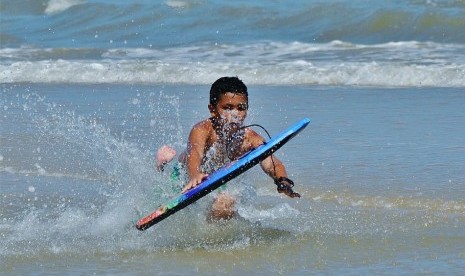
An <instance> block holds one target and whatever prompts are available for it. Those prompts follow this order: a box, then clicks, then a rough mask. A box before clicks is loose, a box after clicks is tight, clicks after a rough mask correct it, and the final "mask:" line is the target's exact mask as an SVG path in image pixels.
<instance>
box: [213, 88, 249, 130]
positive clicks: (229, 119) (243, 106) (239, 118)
mask: <svg viewBox="0 0 465 276" xmlns="http://www.w3.org/2000/svg"><path fill="white" fill-rule="evenodd" d="M247 108H248V101H247V96H245V95H243V94H235V93H232V92H226V93H224V94H222V95H221V96H220V98H219V99H218V104H216V105H215V106H213V105H208V109H209V110H210V113H211V115H212V117H214V118H215V119H216V121H217V122H218V123H220V124H229V123H235V124H238V125H242V123H243V122H244V120H245V117H246V116H247Z"/></svg>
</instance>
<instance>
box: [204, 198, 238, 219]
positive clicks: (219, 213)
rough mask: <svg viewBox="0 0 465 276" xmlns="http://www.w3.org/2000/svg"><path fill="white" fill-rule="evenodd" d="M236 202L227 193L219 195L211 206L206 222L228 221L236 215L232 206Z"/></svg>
mask: <svg viewBox="0 0 465 276" xmlns="http://www.w3.org/2000/svg"><path fill="white" fill-rule="evenodd" d="M235 203H236V200H235V199H234V198H233V197H232V196H231V195H230V194H228V193H220V194H219V195H218V196H217V197H216V198H215V200H214V201H213V203H212V204H211V206H210V208H209V210H208V214H207V221H208V222H213V221H219V220H230V219H231V218H233V217H234V216H235V215H236V211H235V210H234V205H235Z"/></svg>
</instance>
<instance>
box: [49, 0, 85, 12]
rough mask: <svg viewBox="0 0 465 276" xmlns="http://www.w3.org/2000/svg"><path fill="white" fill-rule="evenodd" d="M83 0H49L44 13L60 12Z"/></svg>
mask: <svg viewBox="0 0 465 276" xmlns="http://www.w3.org/2000/svg"><path fill="white" fill-rule="evenodd" d="M84 2H85V1H84V0H50V1H48V3H47V7H46V8H45V14H54V13H60V12H62V11H65V10H67V9H69V8H71V7H73V6H76V5H79V4H82V3H84Z"/></svg>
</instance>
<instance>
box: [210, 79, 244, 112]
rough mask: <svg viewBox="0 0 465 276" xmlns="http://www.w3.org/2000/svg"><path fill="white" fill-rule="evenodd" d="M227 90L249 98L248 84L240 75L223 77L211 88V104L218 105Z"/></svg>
mask: <svg viewBox="0 0 465 276" xmlns="http://www.w3.org/2000/svg"><path fill="white" fill-rule="evenodd" d="M227 92H231V93H234V94H239V95H244V96H245V97H246V98H247V99H248V94H247V86H245V84H244V83H243V82H242V81H241V80H240V79H239V78H238V77H222V78H219V79H217V80H216V81H215V82H214V83H213V84H212V87H211V88H210V105H211V106H216V105H217V104H218V101H219V100H220V97H221V95H223V94H226V93H227Z"/></svg>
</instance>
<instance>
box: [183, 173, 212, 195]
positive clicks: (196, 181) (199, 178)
mask: <svg viewBox="0 0 465 276" xmlns="http://www.w3.org/2000/svg"><path fill="white" fill-rule="evenodd" d="M207 176H208V174H204V173H199V174H198V175H197V176H195V177H193V178H191V180H189V182H187V184H186V186H184V188H182V190H181V193H185V192H187V191H189V190H190V189H192V188H194V187H197V186H198V185H199V184H200V183H202V181H203V180H205V178H207Z"/></svg>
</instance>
